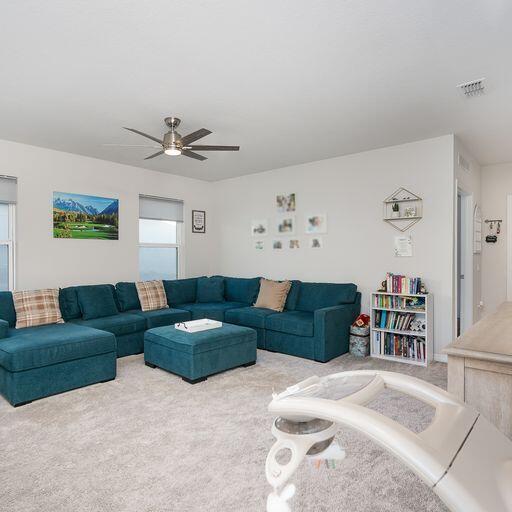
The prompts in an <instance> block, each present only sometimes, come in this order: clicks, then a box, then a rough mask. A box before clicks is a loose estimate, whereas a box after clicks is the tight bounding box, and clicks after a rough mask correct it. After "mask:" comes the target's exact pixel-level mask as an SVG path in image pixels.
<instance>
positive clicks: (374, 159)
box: [213, 135, 454, 354]
mask: <svg viewBox="0 0 512 512" xmlns="http://www.w3.org/2000/svg"><path fill="white" fill-rule="evenodd" d="M453 154H454V138H453V136H451V135H449V136H443V137H439V138H435V139H429V140H424V141H420V142H415V143H411V144H404V145H400V146H393V147H388V148H384V149H378V150H374V151H368V152H364V153H358V154H354V155H349V156H344V157H340V158H333V159H329V160H322V161H318V162H312V163H308V164H303V165H297V166H293V167H286V168H282V169H277V170H273V171H269V172H265V173H259V174H254V175H250V176H243V177H239V178H233V179H230V180H225V181H221V182H217V183H214V184H213V187H214V189H215V194H214V195H215V196H216V197H217V205H216V216H217V221H218V222H217V223H216V229H217V232H216V234H215V236H216V238H217V239H218V245H217V262H218V264H217V271H218V272H219V273H221V274H224V275H238V276H257V275H261V276H266V277H269V278H273V279H285V278H295V279H301V280H304V281H329V282H354V283H356V284H357V285H358V287H359V289H360V291H362V292H363V306H362V309H363V311H368V310H369V294H370V293H371V291H374V290H376V289H377V288H378V287H379V285H380V282H381V281H382V280H383V279H384V278H385V274H386V272H394V273H403V274H407V275H410V276H421V277H422V278H423V279H424V281H425V283H426V285H427V287H428V289H429V291H431V292H432V293H433V294H434V305H435V317H434V322H435V336H434V343H435V353H436V354H440V351H441V349H442V347H444V346H445V345H447V344H448V343H450V342H451V341H452V332H453V331H452V302H453V291H452V284H453V218H454V210H453V208H454V186H453V184H454V171H453ZM399 187H405V188H407V189H409V190H410V191H411V192H413V193H415V194H417V195H419V196H421V197H422V198H423V214H424V218H423V219H422V220H421V221H420V222H419V223H417V224H416V225H414V226H413V227H412V229H410V230H409V231H407V234H410V235H411V236H412V240H413V245H414V247H413V251H414V252H413V257H411V258H397V257H395V256H394V238H395V236H399V235H401V234H402V233H400V232H399V231H398V230H396V229H394V228H393V227H392V226H390V225H389V224H387V223H385V222H384V221H383V220H382V214H383V205H382V201H383V200H384V199H385V198H386V197H387V196H389V195H390V194H392V193H393V192H394V191H395V190H396V189H397V188H399ZM292 192H295V193H296V196H297V211H296V215H295V217H296V236H295V237H292V238H297V239H299V240H300V243H301V248H300V249H298V250H290V249H284V250H281V251H276V250H273V249H272V248H271V245H272V240H273V239H274V238H281V237H278V236H277V235H276V231H275V224H276V219H277V218H278V214H277V213H276V212H277V210H276V206H275V196H276V194H281V193H292ZM317 213H318V214H321V213H325V214H327V217H328V218H327V225H328V233H327V234H325V235H321V236H322V238H323V242H324V247H323V248H322V249H316V250H315V249H310V248H308V246H307V242H308V239H309V238H310V235H306V234H305V232H304V223H305V217H306V215H311V214H317ZM253 219H254V220H256V219H267V220H268V222H269V231H270V234H269V235H267V236H265V237H262V238H261V239H262V240H264V241H265V248H264V249H263V250H256V249H255V248H254V241H255V240H257V239H256V238H253V237H252V236H251V231H250V228H251V221H252V220H253ZM289 238H290V237H287V238H283V239H289Z"/></svg>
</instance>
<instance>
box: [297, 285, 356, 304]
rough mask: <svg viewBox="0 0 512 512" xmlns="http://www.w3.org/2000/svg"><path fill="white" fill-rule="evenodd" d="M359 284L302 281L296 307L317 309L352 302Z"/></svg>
mask: <svg viewBox="0 0 512 512" xmlns="http://www.w3.org/2000/svg"><path fill="white" fill-rule="evenodd" d="M356 294H357V286H356V285H355V284H352V283H347V284H335V283H301V285H300V293H299V298H298V301H297V305H296V306H295V309H297V310H299V311H315V310H316V309H322V308H327V307H330V306H338V305H340V304H352V303H354V302H355V300H356Z"/></svg>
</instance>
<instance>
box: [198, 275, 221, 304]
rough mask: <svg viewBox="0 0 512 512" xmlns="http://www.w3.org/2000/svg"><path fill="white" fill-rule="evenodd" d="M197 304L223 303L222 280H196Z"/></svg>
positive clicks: (202, 278)
mask: <svg viewBox="0 0 512 512" xmlns="http://www.w3.org/2000/svg"><path fill="white" fill-rule="evenodd" d="M196 301H197V302H224V278H223V277H218V276H217V277H200V278H198V280H197V296H196Z"/></svg>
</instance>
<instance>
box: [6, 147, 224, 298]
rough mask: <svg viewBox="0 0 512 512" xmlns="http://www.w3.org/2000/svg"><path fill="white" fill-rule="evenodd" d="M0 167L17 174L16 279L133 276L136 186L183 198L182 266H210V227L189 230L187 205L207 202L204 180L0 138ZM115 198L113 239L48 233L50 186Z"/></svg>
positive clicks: (25, 285) (48, 283)
mask: <svg viewBox="0 0 512 512" xmlns="http://www.w3.org/2000/svg"><path fill="white" fill-rule="evenodd" d="M0 174H6V175H10V176H16V177H17V178H18V208H17V222H16V240H17V244H16V287H17V288H18V289H34V288H40V287H57V286H68V285H73V284H88V283H90V284H94V283H116V282H117V281H122V280H128V281H133V280H136V279H138V276H139V272H138V236H139V235H138V216H139V194H148V195H155V196H161V197H170V198H175V199H182V200H183V201H184V204H185V222H184V238H185V240H184V254H183V255H182V258H183V259H184V273H185V275H186V276H194V275H201V274H207V273H211V272H214V270H215V268H214V266H213V261H212V258H211V256H210V253H211V251H210V243H211V235H210V230H209V227H210V226H209V225H208V224H207V233H206V234H193V233H191V227H190V217H191V210H192V209H199V210H207V222H208V223H211V222H212V216H211V211H212V209H211V208H210V204H211V199H210V198H211V194H210V186H211V185H210V184H209V183H207V182H204V181H199V180H193V179H188V178H183V177H179V176H174V175H169V174H164V173H161V172H154V171H148V170H146V169H141V168H138V167H130V166H127V165H121V164H117V163H113V162H107V161H104V160H98V159H94V158H88V157H84V156H79V155H74V154H70V153H63V152H59V151H52V150H48V149H43V148H39V147H34V146H29V145H25V144H17V143H13V142H8V141H0ZM54 191H60V192H75V193H80V194H91V195H97V196H105V197H114V198H118V199H119V240H117V241H114V240H72V239H54V238H53V229H52V199H53V192H54Z"/></svg>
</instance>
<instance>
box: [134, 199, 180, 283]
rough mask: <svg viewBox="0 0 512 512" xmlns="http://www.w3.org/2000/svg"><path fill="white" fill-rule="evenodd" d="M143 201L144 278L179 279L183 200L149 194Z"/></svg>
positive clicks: (141, 243) (141, 259)
mask: <svg viewBox="0 0 512 512" xmlns="http://www.w3.org/2000/svg"><path fill="white" fill-rule="evenodd" d="M139 201H140V203H139V205H140V207H139V275H140V279H142V280H144V281H146V280H150V279H177V278H178V276H179V263H180V249H181V226H182V224H183V203H182V202H181V201H176V200H171V199H163V198H156V197H148V196H140V200H139Z"/></svg>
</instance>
